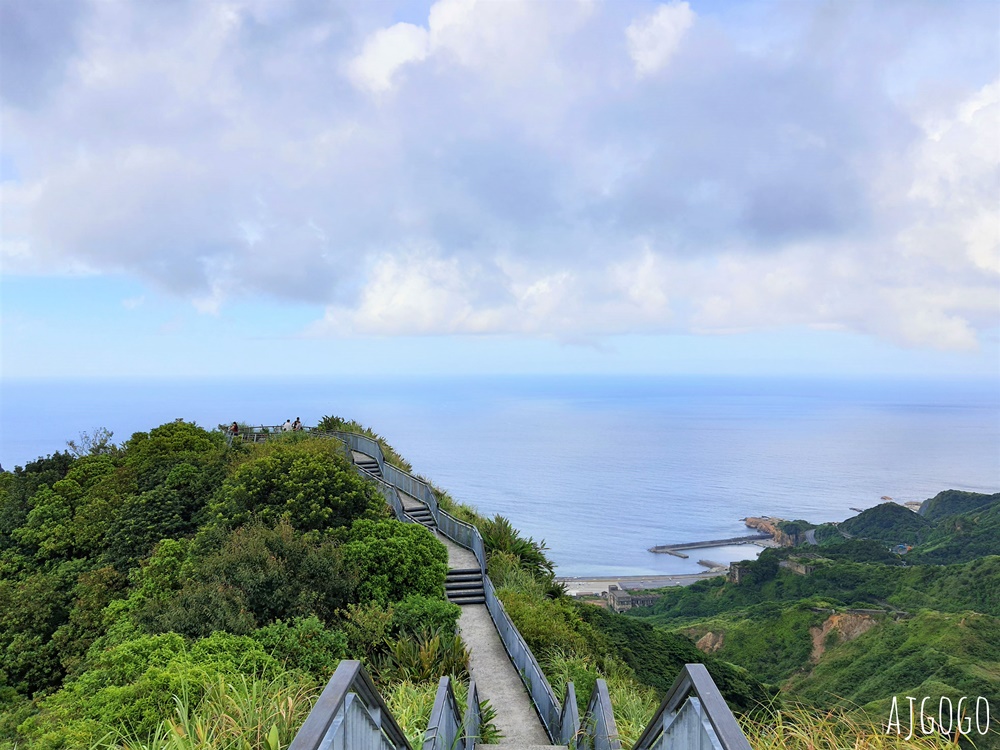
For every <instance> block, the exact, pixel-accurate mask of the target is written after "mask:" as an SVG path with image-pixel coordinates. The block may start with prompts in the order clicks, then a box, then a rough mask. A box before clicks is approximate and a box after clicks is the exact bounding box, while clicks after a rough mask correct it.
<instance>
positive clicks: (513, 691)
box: [352, 451, 566, 750]
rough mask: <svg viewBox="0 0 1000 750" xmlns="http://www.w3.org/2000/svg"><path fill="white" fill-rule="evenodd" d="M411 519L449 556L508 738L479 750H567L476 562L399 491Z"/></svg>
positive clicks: (472, 651) (467, 635)
mask: <svg viewBox="0 0 1000 750" xmlns="http://www.w3.org/2000/svg"><path fill="white" fill-rule="evenodd" d="M352 453H353V457H354V462H355V464H357V465H358V466H359V467H361V468H362V469H364V470H365V471H367V472H369V473H371V474H373V475H374V476H376V477H378V478H379V479H381V478H382V476H381V471H379V468H378V462H377V461H376V460H375V459H374V458H373V457H372V456H368V455H367V454H364V453H360V452H358V451H353V452H352ZM397 492H399V497H400V499H401V500H402V502H403V510H404V511H405V512H406V514H407V515H408V516H410V517H411V518H412V519H414V520H415V521H417V522H418V523H420V524H422V525H423V526H424V527H425V528H426V529H427V530H428V531H429V532H430V533H432V534H434V536H435V537H436V538H437V540H438V541H439V542H441V544H443V545H444V546H445V548H446V549H447V550H448V569H449V574H448V582H447V583H446V584H445V587H446V590H447V593H448V598H449V600H450V601H453V602H455V603H456V604H458V605H459V606H460V607H461V608H462V613H461V615H460V616H459V618H458V632H459V633H460V634H461V636H462V640H463V641H464V642H465V646H466V648H467V649H468V650H469V670H470V671H471V672H472V677H473V679H474V680H475V681H476V687H477V688H478V690H479V697H480V698H481V699H482V700H488V701H489V702H490V705H491V706H493V708H494V710H495V711H496V717H495V718H494V719H493V724H494V726H496V728H497V729H498V730H499V732H500V733H501V734H502V735H503V739H502V740H501V741H500V744H498V745H482V746H479V745H477V747H483V748H489V749H490V750H501V749H502V748H504V747H507V748H508V749H509V750H514V748H517V750H543V748H551V749H553V750H555V749H556V748H565V747H566V746H565V745H551V744H549V737H548V735H547V734H546V733H545V729H544V727H543V726H542V722H541V720H540V719H539V718H538V713H537V712H536V711H535V707H534V705H533V704H532V702H531V697H530V696H529V695H528V691H527V690H526V689H525V687H524V683H523V682H522V681H521V676H520V675H519V674H518V672H517V669H516V668H515V667H514V664H513V663H512V662H511V660H510V657H509V656H508V655H507V650H506V649H505V648H504V645H503V641H502V640H500V634H499V633H498V632H497V629H496V625H494V624H493V618H492V617H490V613H489V610H488V609H487V608H486V604H485V599H484V597H483V593H482V573H481V571H480V568H479V561H478V560H476V556H475V555H474V554H473V553H472V552H471V551H470V550H468V549H466V548H465V547H462V546H460V545H458V544H456V543H455V542H453V541H452V540H451V539H449V538H448V537H446V536H445V535H444V534H442V533H441V532H440V531H439V530H438V529H437V528H436V527H435V525H434V519H433V516H432V515H431V512H430V509H429V508H428V507H427V506H426V505H425V504H424V503H422V502H421V501H420V500H417V499H416V498H414V497H412V496H410V495H408V494H406V493H405V492H403V491H402V490H399V489H398V488H397ZM477 579H478V581H477Z"/></svg>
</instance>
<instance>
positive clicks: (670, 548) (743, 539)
mask: <svg viewBox="0 0 1000 750" xmlns="http://www.w3.org/2000/svg"><path fill="white" fill-rule="evenodd" d="M766 539H767V540H770V539H772V536H771V535H770V534H749V535H747V536H733V537H730V538H729V539H710V540H708V541H705V542H682V543H680V544H658V545H656V546H655V547H650V548H649V551H650V552H657V553H663V554H667V555H674V554H676V553H678V552H680V551H681V550H685V549H701V548H702V547H725V546H726V545H728V544H746V543H748V542H762V541H764V540H766ZM677 556H678V557H686V555H677Z"/></svg>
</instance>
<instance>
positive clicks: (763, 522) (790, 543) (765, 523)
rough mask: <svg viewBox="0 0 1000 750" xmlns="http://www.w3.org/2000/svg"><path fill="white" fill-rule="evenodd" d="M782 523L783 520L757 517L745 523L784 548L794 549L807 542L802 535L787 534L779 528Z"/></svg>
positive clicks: (750, 518)
mask: <svg viewBox="0 0 1000 750" xmlns="http://www.w3.org/2000/svg"><path fill="white" fill-rule="evenodd" d="M781 521H782V519H780V518H766V517H765V518H757V517H756V516H750V517H749V518H747V519H746V520H745V523H746V525H747V526H749V527H750V528H751V529H757V531H760V532H761V533H763V534H770V535H771V536H772V538H773V539H774V541H776V542H777V543H778V544H780V545H781V546H782V547H794V546H795V545H796V544H801V543H803V542H804V541H805V538H804V536H803V535H802V534H799V533H794V534H787V533H785V532H784V531H782V530H781V529H780V528H778V524H779V523H781ZM800 537H801V538H800Z"/></svg>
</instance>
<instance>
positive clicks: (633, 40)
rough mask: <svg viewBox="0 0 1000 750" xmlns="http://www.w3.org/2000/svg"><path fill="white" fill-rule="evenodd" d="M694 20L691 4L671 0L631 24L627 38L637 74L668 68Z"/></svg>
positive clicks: (626, 32)
mask: <svg viewBox="0 0 1000 750" xmlns="http://www.w3.org/2000/svg"><path fill="white" fill-rule="evenodd" d="M694 20H695V14H694V11H692V10H691V6H690V5H688V4H687V3H686V2H672V3H669V4H668V5H661V6H660V7H659V8H657V9H656V10H655V11H654V12H653V13H650V14H649V15H647V16H644V17H643V18H641V19H637V20H635V21H633V22H632V23H631V24H629V26H628V28H627V29H625V38H626V40H627V41H628V53H629V56H630V57H631V58H632V62H633V64H634V65H635V72H636V74H637V75H639V76H648V75H652V74H653V73H656V72H658V71H660V70H662V69H663V68H665V67H666V66H667V64H668V63H669V62H670V60H671V58H672V57H673V56H674V55H675V54H676V52H677V49H678V48H679V47H680V44H681V40H682V39H683V38H684V36H685V34H687V32H688V30H689V29H690V28H691V27H692V26H693V25H694Z"/></svg>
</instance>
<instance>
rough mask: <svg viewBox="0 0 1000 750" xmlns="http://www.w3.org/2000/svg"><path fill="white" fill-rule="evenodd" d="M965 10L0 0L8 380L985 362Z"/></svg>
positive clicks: (559, 0) (988, 269)
mask: <svg viewBox="0 0 1000 750" xmlns="http://www.w3.org/2000/svg"><path fill="white" fill-rule="evenodd" d="M998 29H1000V5H998V4H997V3H996V2H994V1H993V0H954V1H951V2H947V3H942V2H939V1H938V0H927V1H923V0H898V1H895V2H894V1H893V0H879V1H877V2H876V1H875V0H872V1H871V2H862V1H860V0H858V1H855V0H830V1H829V2H823V1H821V0H815V1H813V0H752V1H750V2H723V1H721V0H703V1H702V0H691V1H690V2H667V3H657V2H645V1H642V0H614V2H612V1H610V0H605V1H604V2H601V1H599V0H548V1H543V0H531V1H527V2H523V1H521V0H503V1H501V0H438V1H437V2H417V1H415V0H399V1H398V2H390V1H389V0H376V1H375V2H362V1H360V0H357V1H352V2H337V1H336V0H322V1H320V0H299V1H296V2H292V1H290V0H231V1H226V0H213V1H212V2H204V1H203V0H170V1H169V2H155V3H140V2H130V1H129V2H126V1H124V0H79V1H77V2H73V3H62V2H56V1H55V0H43V1H42V2H38V1H37V0H0V376H2V377H4V378H29V379H30V378H48V377H69V376H74V377H75V376H86V377H111V376H136V377H146V376H153V375H155V376H158V377H177V378H184V377H203V376H212V375H218V376H222V375H226V376H232V375H233V374H237V373H239V374H244V373H245V374H247V375H253V376H256V377H259V376H269V375H274V376H279V375H280V376H287V375H295V374H307V375H310V376H316V375H319V376H322V375H350V374H365V373H390V374H393V373H400V374H419V375H426V374H444V373H446V374H450V375H454V374H459V375H460V374H481V373H546V374H551V373H588V374H600V373H615V374H620V373H641V374H658V373H663V374H672V373H682V374H691V373H713V374H726V375H741V374H754V375H758V374H795V375H802V374H823V375H830V374H834V375H838V374H842V375H849V376H860V375H880V376H881V375H887V376H894V375H898V376H913V375H920V374H931V375H959V376H978V377H982V376H987V377H1000V33H998Z"/></svg>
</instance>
